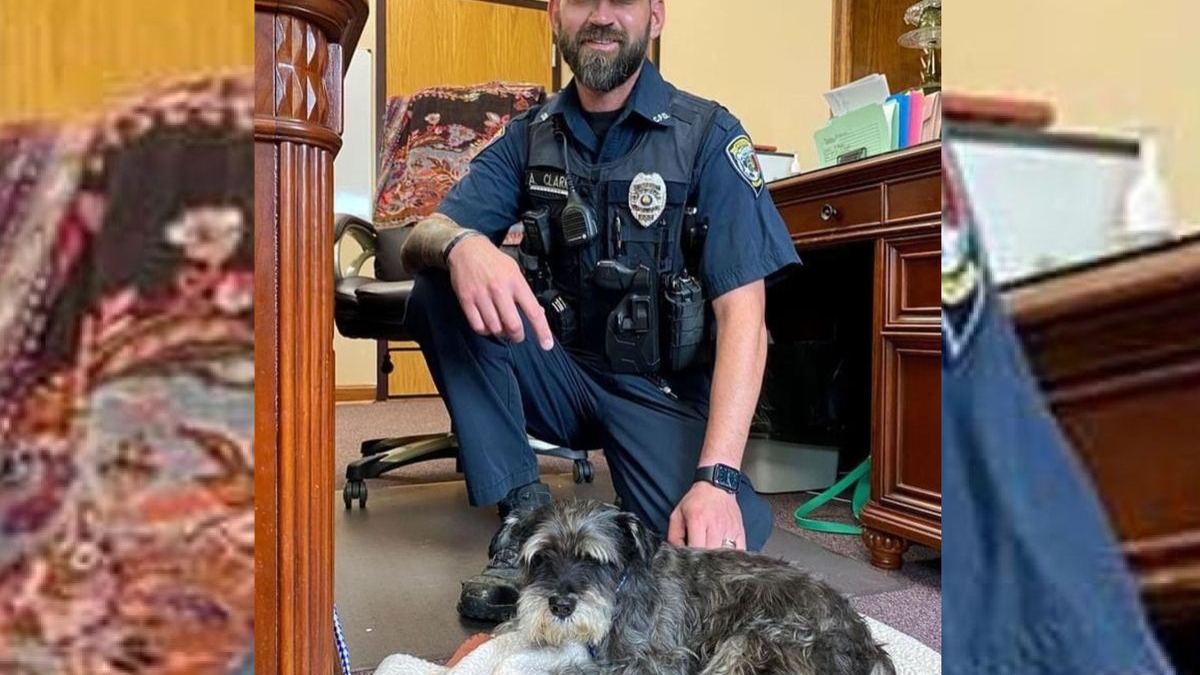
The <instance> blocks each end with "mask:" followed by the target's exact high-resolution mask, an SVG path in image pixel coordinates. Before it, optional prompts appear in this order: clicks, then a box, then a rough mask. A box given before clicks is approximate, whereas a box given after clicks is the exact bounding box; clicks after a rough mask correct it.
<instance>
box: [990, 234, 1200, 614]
mask: <svg viewBox="0 0 1200 675" xmlns="http://www.w3.org/2000/svg"><path fill="white" fill-rule="evenodd" d="M1005 297H1006V299H1007V300H1008V302H1009V305H1010V308H1011V311H1012V314H1013V318H1014V320H1015V322H1016V324H1017V329H1018V332H1019V333H1020V335H1021V338H1022V340H1023V341H1024V344H1025V347H1026V349H1027V351H1028V354H1029V357H1030V361H1031V364H1032V366H1033V368H1034V370H1035V372H1036V373H1037V376H1038V377H1039V379H1040V381H1041V384H1042V387H1043V388H1044V390H1045V391H1046V394H1047V397H1048V399H1049V402H1050V405H1051V407H1052V408H1053V410H1054V413H1055V415H1056V416H1057V417H1058V420H1059V422H1060V423H1061V424H1062V426H1063V429H1064V431H1065V433H1066V435H1067V436H1068V437H1069V438H1070V440H1071V441H1072V443H1073V445H1074V448H1075V449H1076V450H1077V451H1078V453H1079V456H1080V458H1081V459H1082V460H1083V463H1084V465H1085V467H1086V468H1087V470H1088V471H1090V472H1091V475H1092V478H1093V479H1094V480H1095V483H1096V486H1097V489H1098V491H1099V494H1100V498H1101V500H1102V501H1103V502H1104V505H1105V506H1106V507H1107V509H1108V513H1109V516H1110V517H1111V519H1112V522H1113V525H1114V527H1115V529H1116V531H1117V534H1118V536H1119V537H1120V539H1121V541H1122V543H1123V546H1124V550H1125V553H1126V555H1127V556H1128V558H1129V560H1130V562H1131V563H1132V565H1133V567H1134V569H1135V570H1136V571H1137V572H1138V573H1139V575H1140V578H1141V582H1142V588H1143V591H1144V592H1145V595H1146V597H1147V600H1148V601H1149V605H1150V607H1151V609H1152V610H1153V611H1154V612H1155V613H1156V614H1157V615H1158V616H1159V618H1160V619H1162V620H1164V621H1166V622H1168V623H1172V622H1176V621H1183V620H1187V621H1191V622H1195V623H1200V499H1197V494H1198V492H1197V488H1198V487H1200V235H1194V236H1192V237H1189V238H1188V239H1186V240H1183V241H1180V242H1177V243H1175V244H1172V245H1169V246H1165V247H1159V248H1156V249H1154V250H1149V251H1144V252H1141V253H1134V254H1130V255H1125V256H1121V257H1119V258H1115V259H1112V260H1108V261H1104V262H1100V263H1098V264H1093V265H1088V266H1086V267H1081V268H1077V269H1074V270H1071V271H1067V272H1065V273H1059V274H1055V275H1053V276H1050V277H1046V278H1042V279H1039V280H1031V281H1030V282H1027V283H1022V284H1020V285H1019V286H1016V287H1014V288H1013V289H1011V290H1009V291H1008V292H1007V293H1006V294H1005ZM1193 637H1194V636H1193Z"/></svg>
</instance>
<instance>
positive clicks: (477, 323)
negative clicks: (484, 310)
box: [463, 304, 487, 335]
mask: <svg viewBox="0 0 1200 675" xmlns="http://www.w3.org/2000/svg"><path fill="white" fill-rule="evenodd" d="M463 314H464V315H466V317H467V323H468V324H470V325H471V330H473V331H475V332H476V333H478V334H480V335H486V334H487V326H485V325H484V324H483V317H481V316H479V309H478V308H477V307H475V305H473V304H465V305H463Z"/></svg>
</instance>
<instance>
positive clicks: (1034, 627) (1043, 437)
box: [942, 152, 1172, 675]
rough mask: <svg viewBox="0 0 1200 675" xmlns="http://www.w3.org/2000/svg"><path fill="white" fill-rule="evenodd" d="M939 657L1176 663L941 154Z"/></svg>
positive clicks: (995, 665)
mask: <svg viewBox="0 0 1200 675" xmlns="http://www.w3.org/2000/svg"><path fill="white" fill-rule="evenodd" d="M942 167H943V172H944V174H945V176H944V178H945V180H944V185H943V193H942V194H943V202H944V203H943V207H942V211H943V218H944V223H943V229H942V336H943V343H942V356H943V361H942V504H943V508H942V513H943V514H944V516H943V523H942V530H943V533H942V539H943V540H944V541H946V542H947V546H946V547H945V548H944V550H943V555H944V557H945V558H944V560H943V561H942V570H943V574H944V575H945V576H944V578H943V579H942V591H943V593H944V595H943V597H944V599H945V601H944V603H943V609H942V611H943V617H942V625H943V626H944V629H943V636H942V661H943V663H945V664H946V673H947V674H948V675H991V674H993V673H1021V674H1022V675H1074V674H1076V673H1112V674H1113V675H1117V674H1118V673H1120V674H1125V673H1128V674H1129V675H1135V674H1136V675H1169V674H1170V673H1171V672H1172V668H1171V666H1170V664H1169V663H1168V662H1167V661H1166V659H1165V657H1164V655H1163V653H1162V650H1161V648H1160V647H1159V645H1158V644H1157V642H1156V641H1155V639H1154V636H1153V633H1152V632H1151V629H1150V627H1149V625H1148V622H1147V620H1146V616H1145V612H1144V610H1143V608H1142V606H1141V603H1140V600H1139V598H1138V589H1137V585H1136V583H1135V581H1134V579H1133V576H1132V574H1131V573H1130V571H1129V569H1128V568H1127V566H1126V564H1125V560H1124V558H1123V556H1122V555H1121V550H1120V547H1119V545H1118V543H1117V540H1116V537H1115V536H1114V535H1113V533H1112V530H1111V529H1110V527H1109V524H1108V522H1107V519H1106V517H1105V513H1104V510H1103V507H1102V506H1101V504H1100V501H1099V499H1098V498H1097V496H1096V494H1095V490H1094V489H1093V488H1092V486H1091V483H1090V482H1089V480H1088V478H1087V474H1086V473H1085V472H1084V470H1083V468H1082V466H1080V463H1079V462H1078V460H1077V459H1076V457H1075V456H1074V455H1073V453H1072V451H1071V449H1070V448H1069V447H1068V446H1067V444H1066V441H1065V439H1064V438H1063V436H1062V434H1061V432H1060V431H1059V429H1058V426H1057V425H1056V424H1055V422H1054V418H1053V417H1052V415H1051V413H1050V411H1049V410H1048V409H1047V407H1046V404H1045V403H1044V401H1043V399H1042V397H1041V393H1040V392H1039V391H1038V388H1037V384H1036V382H1035V380H1034V379H1033V377H1032V375H1031V373H1030V372H1029V369H1028V366H1027V365H1026V362H1025V357H1024V354H1023V352H1022V350H1021V347H1020V343H1019V342H1018V341H1017V338H1016V335H1015V334H1014V332H1013V328H1012V325H1011V323H1010V322H1009V320H1008V318H1007V317H1006V316H1005V315H1004V312H1003V308H1002V306H1001V305H1000V303H999V302H998V297H997V296H996V293H995V291H994V289H992V288H991V287H990V285H989V276H988V273H987V266H986V264H985V262H984V260H985V259H984V255H983V250H982V246H981V245H980V242H979V241H978V239H977V232H976V230H975V229H974V226H973V223H972V222H971V219H970V216H971V211H970V209H969V207H968V205H967V201H966V195H965V194H964V193H963V191H962V185H961V183H960V182H959V180H958V175H959V174H958V172H957V170H956V168H955V164H954V161H953V156H952V154H951V153H950V152H945V154H944V155H943V161H942Z"/></svg>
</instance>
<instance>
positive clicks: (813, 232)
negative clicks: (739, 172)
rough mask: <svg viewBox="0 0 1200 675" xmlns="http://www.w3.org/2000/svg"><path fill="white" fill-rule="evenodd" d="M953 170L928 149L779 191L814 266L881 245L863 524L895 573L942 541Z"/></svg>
mask: <svg viewBox="0 0 1200 675" xmlns="http://www.w3.org/2000/svg"><path fill="white" fill-rule="evenodd" d="M941 161H942V158H941V144H940V143H928V144H925V145H921V146H917V147H915V148H910V149H906V150H901V151H898V152H895V153H891V154H888V155H884V156H880V157H875V158H871V159H868V160H863V161H860V162H856V163H854V164H849V165H845V166H840V167H831V168H829V169H825V170H822V171H817V172H814V173H811V174H804V175H801V176H796V177H794V178H789V179H785V180H781V181H777V182H775V183H772V184H771V186H770V191H771V195H772V197H773V198H774V200H775V203H776V205H777V206H778V207H779V212H780V214H781V215H782V216H783V219H784V221H785V222H786V223H787V226H788V229H789V230H790V231H791V233H792V239H793V241H795V243H796V246H797V247H798V248H799V249H800V251H801V255H802V257H803V255H804V252H805V251H812V250H817V249H830V248H835V247H842V246H847V245H859V246H862V245H864V244H865V245H867V246H873V247H874V256H873V263H872V265H871V269H872V275H873V284H874V286H873V293H872V299H871V304H872V308H871V312H872V321H871V325H872V327H871V331H872V343H871V361H872V365H871V372H870V378H871V383H870V386H871V415H870V420H871V421H870V427H871V434H870V435H871V439H870V448H871V450H870V452H871V500H870V502H868V504H867V506H866V508H865V509H864V510H863V513H862V522H863V525H864V529H863V541H864V542H865V543H866V545H867V547H868V548H869V549H870V550H871V562H872V564H874V565H876V566H877V567H883V568H888V569H895V568H897V567H899V566H900V564H901V562H902V559H901V557H902V555H903V553H904V551H905V550H906V549H907V548H908V546H909V544H910V542H914V541H915V542H919V543H922V544H926V545H928V546H934V547H937V548H941V542H942V528H941V520H942V442H941V405H942V397H941V290H940V289H941V265H940V260H941V208H942V201H941V197H942V164H941ZM796 311H797V312H803V308H797V309H796Z"/></svg>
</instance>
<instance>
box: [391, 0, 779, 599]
mask: <svg viewBox="0 0 1200 675" xmlns="http://www.w3.org/2000/svg"><path fill="white" fill-rule="evenodd" d="M548 9H549V16H550V21H551V25H552V27H553V30H554V35H555V40H556V44H557V46H558V48H559V50H560V51H561V53H562V54H563V56H564V58H565V59H566V61H567V63H568V64H569V65H570V66H571V69H572V71H573V72H574V73H575V76H574V79H573V81H572V82H571V83H570V84H569V85H568V86H567V87H566V88H565V89H564V90H563V91H562V92H560V93H559V95H558V96H556V97H554V98H553V99H552V100H551V101H550V102H549V103H547V104H545V105H543V106H537V107H534V108H533V109H531V110H529V111H527V112H525V113H523V114H521V115H519V116H517V117H515V118H513V119H512V120H511V121H510V122H509V123H508V124H507V125H506V127H505V128H504V130H503V131H502V132H501V135H499V136H498V137H497V138H496V139H495V140H493V141H492V142H491V144H490V145H489V146H488V147H486V148H485V149H484V150H482V151H481V152H480V153H479V154H478V156H477V157H476V158H475V159H474V160H473V161H472V163H471V165H470V170H469V172H468V174H467V175H466V176H465V177H464V178H463V179H462V180H461V181H460V182H459V183H458V184H457V185H456V186H455V187H454V188H453V190H451V192H450V193H449V194H448V195H447V197H446V198H445V200H444V201H443V202H442V204H441V205H440V206H439V207H438V209H437V213H436V214H434V216H432V217H430V218H428V219H426V220H424V221H422V222H421V223H419V224H418V225H417V226H416V227H415V229H414V231H413V232H412V234H411V235H410V237H409V238H408V240H407V241H406V243H405V246H404V249H403V251H402V255H403V260H404V263H405V265H406V267H408V269H411V270H414V271H418V275H417V281H416V285H415V288H414V291H413V296H412V298H411V300H410V302H409V307H408V313H407V316H406V323H407V325H408V327H409V329H410V330H411V332H412V334H413V335H415V336H416V338H417V342H418V343H419V344H420V345H421V349H422V352H423V353H424V355H425V358H426V361H427V362H428V364H429V367H430V371H431V373H432V375H433V378H434V381H435V382H436V384H437V386H438V390H439V391H440V392H441V394H442V396H443V398H444V400H445V402H446V405H447V408H448V409H449V412H450V416H451V419H452V421H453V424H454V427H455V431H456V433H457V436H458V439H459V445H460V450H461V458H462V466H463V471H464V474H465V477H466V481H467V488H468V496H469V500H470V502H471V504H472V505H475V506H480V505H489V504H495V503H498V504H499V508H500V512H501V515H502V516H505V515H509V514H513V515H520V514H523V513H526V512H528V511H529V510H532V509H533V508H536V507H537V506H538V505H541V504H544V503H546V502H548V501H549V500H550V495H549V491H548V489H547V487H546V486H545V485H544V484H542V483H540V482H539V481H538V468H537V462H536V459H535V456H534V454H533V452H532V450H531V449H530V448H529V446H528V441H527V437H526V433H527V432H528V433H530V434H532V435H533V436H534V437H536V438H539V439H541V440H544V441H547V442H551V443H555V444H559V445H562V446H565V447H574V448H595V447H602V448H603V449H604V451H605V456H606V458H607V460H608V462H609V465H610V467H611V470H612V479H613V484H614V487H615V488H616V491H617V494H618V496H619V497H620V499H621V502H622V505H623V507H624V508H626V509H629V510H630V511H632V512H634V513H636V514H637V515H638V516H639V517H641V518H642V519H643V520H644V521H645V522H647V523H649V524H650V525H652V526H653V527H655V528H656V529H657V530H658V531H659V532H660V533H663V534H664V535H666V536H667V538H668V540H669V541H671V542H672V543H675V544H681V545H682V544H687V545H690V546H696V547H709V548H716V547H729V548H738V549H750V550H757V549H759V548H761V547H762V545H763V544H764V543H765V541H766V539H767V536H768V535H769V534H770V532H771V523H772V515H771V512H770V509H769V507H768V505H767V504H766V502H765V501H764V500H763V499H762V498H761V497H759V496H758V495H756V494H755V493H754V489H753V487H752V486H751V484H750V482H749V481H748V480H747V479H746V478H745V477H744V476H742V475H741V474H740V473H739V471H738V469H739V467H740V464H741V460H742V453H743V450H744V447H745V443H746V438H747V434H748V430H749V426H750V420H751V417H752V415H753V413H754V409H755V406H756V403H757V398H758V392H759V389H760V386H761V382H762V375H763V368H764V364H765V359H766V328H765V323H764V318H763V316H764V299H765V290H764V289H765V284H766V282H767V281H769V280H773V279H774V278H775V277H777V276H778V275H779V274H780V273H781V271H782V270H784V269H785V268H787V267H789V266H791V265H792V264H794V263H798V262H799V258H798V257H797V254H796V251H795V248H794V247H793V245H792V244H791V241H790V239H789V236H788V232H787V229H786V227H785V226H784V224H783V222H782V219H781V218H780V216H779V213H778V211H777V210H776V209H775V206H774V204H773V202H772V200H771V197H770V195H769V194H768V192H767V191H766V190H765V187H764V180H763V176H762V173H761V170H760V168H759V166H758V163H757V161H756V159H755V156H754V152H753V146H752V144H751V142H750V139H749V137H748V136H747V135H746V132H745V130H744V129H743V128H742V126H741V124H740V123H739V122H738V120H737V119H735V118H734V117H733V116H732V115H731V114H730V113H729V112H728V111H727V110H725V109H724V108H722V107H721V106H719V105H717V104H715V103H712V102H710V101H706V100H703V99H700V98H698V97H695V96H692V95H690V94H687V93H685V92H682V91H680V90H679V89H677V88H675V87H674V86H672V85H670V84H669V83H667V82H665V81H664V80H663V79H662V76H661V75H660V74H659V72H658V70H657V69H656V68H655V66H654V65H653V64H652V63H650V62H648V61H647V60H646V50H647V46H648V44H649V42H650V40H651V39H653V38H656V37H658V36H659V35H660V33H661V31H662V28H663V21H664V17H665V9H664V0H550V3H549V7H548ZM516 222H523V223H524V224H525V237H524V239H525V241H524V243H523V244H522V253H521V255H520V256H519V258H520V259H519V261H517V260H514V259H513V258H512V257H511V256H509V255H508V254H506V253H505V252H503V251H501V250H500V249H498V248H497V246H496V244H497V243H498V242H499V241H500V240H501V239H502V238H503V236H504V233H505V232H506V231H507V230H508V229H509V228H510V226H512V225H513V224H514V223H516ZM551 326H553V327H554V329H555V330H554V331H552V330H551ZM555 331H557V332H555ZM714 335H715V338H714V337H713V336H714ZM512 520H513V519H511V518H506V519H505V523H506V524H504V525H502V526H501V528H500V531H499V532H497V534H496V536H495V537H494V538H493V540H492V544H491V546H490V551H489V553H490V558H491V560H490V562H489V565H488V567H487V569H485V570H484V572H483V573H482V574H481V575H478V576H476V577H473V578H471V579H469V580H467V581H466V582H465V583H464V584H463V593H462V598H461V600H460V603H459V611H460V612H461V613H462V614H464V615H466V616H470V617H473V618H478V619H485V620H503V619H506V618H507V617H508V616H510V614H511V612H512V610H513V603H514V601H515V598H516V591H515V587H514V580H515V576H516V571H515V565H514V563H515V559H516V553H517V551H516V550H515V546H514V545H513V542H512V541H511V540H510V539H509V537H508V536H507V535H508V531H509V525H508V524H507V523H509V522H511V521H512Z"/></svg>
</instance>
